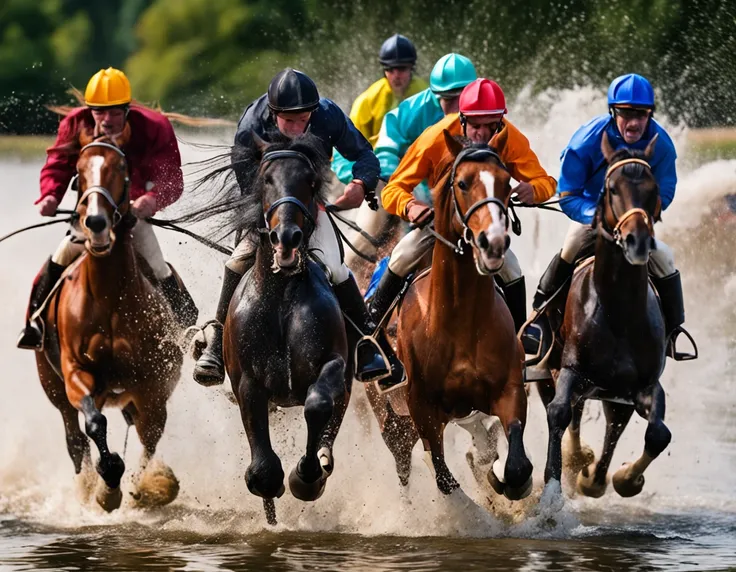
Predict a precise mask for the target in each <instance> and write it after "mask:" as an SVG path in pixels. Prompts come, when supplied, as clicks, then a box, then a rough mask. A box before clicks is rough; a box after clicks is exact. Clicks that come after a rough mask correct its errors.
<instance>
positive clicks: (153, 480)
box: [131, 462, 179, 508]
mask: <svg viewBox="0 0 736 572" xmlns="http://www.w3.org/2000/svg"><path fill="white" fill-rule="evenodd" d="M136 489H137V490H136V492H135V493H131V495H132V496H133V499H134V500H135V504H136V505H137V506H138V507H139V508H153V507H159V506H165V505H167V504H169V503H171V502H173V501H174V499H176V497H177V496H178V494H179V479H177V478H176V475H174V471H172V470H171V468H170V467H169V466H167V465H165V464H164V463H161V462H159V463H156V464H155V465H154V466H151V465H149V466H148V467H147V468H146V470H145V471H144V472H143V475H141V478H140V479H139V481H138V484H137V487H136Z"/></svg>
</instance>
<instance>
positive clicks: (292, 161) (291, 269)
mask: <svg viewBox="0 0 736 572" xmlns="http://www.w3.org/2000/svg"><path fill="white" fill-rule="evenodd" d="M254 142H255V145H256V147H257V148H258V149H259V150H260V152H261V158H260V167H259V171H258V179H257V183H256V184H257V187H256V188H257V189H258V191H259V195H260V198H261V207H262V209H263V221H264V223H265V227H266V229H265V231H264V232H265V234H267V235H268V240H269V243H270V245H271V247H272V249H273V270H274V272H284V273H286V274H296V273H298V272H301V271H302V270H303V269H304V259H305V257H304V255H305V253H306V250H307V245H308V242H309V238H310V236H311V235H312V233H313V232H314V230H315V228H316V224H317V223H316V217H317V202H318V201H320V200H322V199H323V197H321V196H320V195H319V191H320V189H321V187H322V181H323V171H324V169H325V168H326V167H325V166H326V165H327V160H326V159H325V158H324V156H323V153H322V152H321V151H320V150H319V147H318V146H317V143H316V141H315V140H314V139H313V138H312V136H310V135H305V136H301V137H298V138H296V139H294V140H291V141H288V142H281V143H267V142H265V141H263V140H262V139H261V138H259V137H258V135H255V134H254Z"/></svg>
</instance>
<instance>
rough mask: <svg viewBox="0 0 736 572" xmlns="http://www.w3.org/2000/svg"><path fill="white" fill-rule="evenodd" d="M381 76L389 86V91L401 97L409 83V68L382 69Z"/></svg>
mask: <svg viewBox="0 0 736 572" xmlns="http://www.w3.org/2000/svg"><path fill="white" fill-rule="evenodd" d="M383 74H384V75H385V76H386V79H387V80H388V83H389V85H390V86H391V91H393V92H394V93H395V94H396V95H398V96H400V97H402V96H403V95H404V93H406V90H407V89H408V88H409V84H410V83H411V66H396V67H392V68H384V69H383Z"/></svg>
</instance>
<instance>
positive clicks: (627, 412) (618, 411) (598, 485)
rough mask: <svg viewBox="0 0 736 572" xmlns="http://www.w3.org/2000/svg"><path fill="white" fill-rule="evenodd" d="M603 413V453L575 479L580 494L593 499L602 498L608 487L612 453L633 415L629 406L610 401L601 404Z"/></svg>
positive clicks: (632, 410) (632, 409)
mask: <svg viewBox="0 0 736 572" xmlns="http://www.w3.org/2000/svg"><path fill="white" fill-rule="evenodd" d="M602 405H603V413H604V414H605V416H606V436H605V438H604V439H603V452H602V453H601V458H600V459H599V460H598V462H597V463H591V464H590V465H589V466H587V467H585V468H584V469H583V470H582V471H581V472H580V474H579V475H578V479H577V489H578V491H579V492H580V493H582V494H584V495H586V496H589V497H594V498H599V497H601V496H603V493H605V492H606V487H607V486H608V467H610V466H611V459H613V452H614V451H615V450H616V445H617V444H618V440H619V438H620V437H621V434H622V433H623V432H624V429H625V428H626V425H628V423H629V419H631V414H632V413H634V408H633V407H632V406H631V405H625V404H623V403H613V402H611V401H604V402H602Z"/></svg>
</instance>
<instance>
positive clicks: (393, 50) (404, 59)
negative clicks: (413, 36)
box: [378, 34, 417, 67]
mask: <svg viewBox="0 0 736 572" xmlns="http://www.w3.org/2000/svg"><path fill="white" fill-rule="evenodd" d="M378 61H379V62H381V65H383V66H384V67H391V66H402V65H404V66H413V65H414V64H415V63H417V50H416V48H415V47H414V44H412V43H411V40H410V39H409V38H407V37H406V36H402V35H401V34H394V35H393V36H391V37H390V38H389V39H388V40H386V41H385V42H383V45H382V46H381V51H380V52H378Z"/></svg>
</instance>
